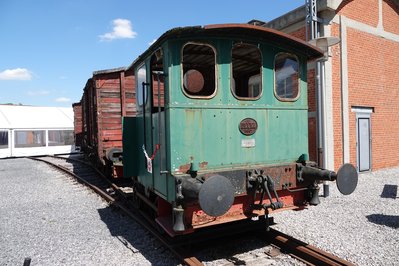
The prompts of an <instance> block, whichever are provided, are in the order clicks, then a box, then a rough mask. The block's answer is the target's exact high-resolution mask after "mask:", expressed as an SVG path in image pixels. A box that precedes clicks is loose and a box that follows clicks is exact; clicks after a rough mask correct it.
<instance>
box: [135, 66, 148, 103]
mask: <svg viewBox="0 0 399 266" xmlns="http://www.w3.org/2000/svg"><path fill="white" fill-rule="evenodd" d="M141 69H144V71H145V79H144V82H145V83H148V82H147V64H146V63H145V62H143V63H141V64H140V65H139V66H138V67H137V68H136V70H135V76H136V77H137V82H136V104H137V106H138V107H139V108H143V107H144V106H145V105H146V104H147V100H148V92H147V90H148V89H146V90H144V91H143V85H142V82H141V84H140V81H139V71H140V70H141ZM143 93H144V101H143ZM138 96H140V97H138ZM140 102H141V104H140Z"/></svg>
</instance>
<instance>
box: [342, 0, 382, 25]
mask: <svg viewBox="0 0 399 266" xmlns="http://www.w3.org/2000/svg"><path fill="white" fill-rule="evenodd" d="M337 13H339V14H340V15H343V16H345V17H347V18H350V19H353V20H356V21H359V22H362V23H364V24H368V25H370V26H373V27H377V24H378V0H345V1H342V4H341V5H340V6H339V7H338V9H337Z"/></svg>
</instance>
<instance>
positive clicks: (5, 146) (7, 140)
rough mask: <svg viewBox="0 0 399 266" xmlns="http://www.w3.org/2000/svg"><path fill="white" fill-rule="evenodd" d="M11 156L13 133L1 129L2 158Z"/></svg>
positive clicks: (0, 153)
mask: <svg viewBox="0 0 399 266" xmlns="http://www.w3.org/2000/svg"><path fill="white" fill-rule="evenodd" d="M10 156H11V131H10V130H8V129H0V158H7V157H10Z"/></svg>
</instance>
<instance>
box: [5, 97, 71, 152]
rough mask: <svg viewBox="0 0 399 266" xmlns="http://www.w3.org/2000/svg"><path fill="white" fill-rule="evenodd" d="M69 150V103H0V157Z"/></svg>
mask: <svg viewBox="0 0 399 266" xmlns="http://www.w3.org/2000/svg"><path fill="white" fill-rule="evenodd" d="M72 151H74V134H73V109H72V107H71V108H66V107H65V108H63V107H36V106H20V105H0V158H6V157H19V156H34V155H46V154H61V153H70V152H72Z"/></svg>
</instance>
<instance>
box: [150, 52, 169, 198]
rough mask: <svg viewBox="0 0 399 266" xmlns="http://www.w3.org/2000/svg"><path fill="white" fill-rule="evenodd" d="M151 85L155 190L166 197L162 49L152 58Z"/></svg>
mask: <svg viewBox="0 0 399 266" xmlns="http://www.w3.org/2000/svg"><path fill="white" fill-rule="evenodd" d="M151 84H152V90H151V91H152V112H151V114H152V117H151V121H152V127H151V128H152V143H153V148H154V154H153V155H154V160H153V173H154V188H155V189H156V190H157V191H158V192H160V193H161V194H163V195H166V194H167V191H166V187H167V185H166V175H165V173H166V149H165V144H166V139H165V93H164V92H165V89H164V85H165V75H164V72H163V53H162V50H161V49H160V50H157V51H156V52H155V53H154V55H153V56H152V57H151Z"/></svg>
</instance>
